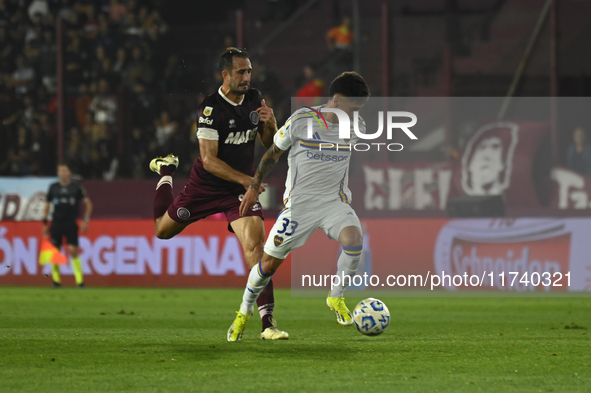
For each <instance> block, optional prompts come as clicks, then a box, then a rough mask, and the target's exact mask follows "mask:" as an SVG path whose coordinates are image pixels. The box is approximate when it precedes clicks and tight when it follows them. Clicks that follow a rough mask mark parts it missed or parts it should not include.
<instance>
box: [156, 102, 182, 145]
mask: <svg viewBox="0 0 591 393" xmlns="http://www.w3.org/2000/svg"><path fill="white" fill-rule="evenodd" d="M154 125H155V128H156V140H157V141H158V147H159V149H158V150H162V151H166V150H168V149H169V147H170V145H171V137H172V136H173V135H174V134H175V133H176V130H177V127H178V124H177V123H176V122H174V121H171V120H170V116H169V114H168V112H167V111H162V112H161V113H160V116H159V117H158V118H157V119H155V120H154Z"/></svg>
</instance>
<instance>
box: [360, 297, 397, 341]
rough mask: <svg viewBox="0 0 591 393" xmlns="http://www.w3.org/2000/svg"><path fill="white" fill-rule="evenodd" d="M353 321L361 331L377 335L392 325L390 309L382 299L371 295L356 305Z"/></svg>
mask: <svg viewBox="0 0 591 393" xmlns="http://www.w3.org/2000/svg"><path fill="white" fill-rule="evenodd" d="M353 321H355V327H357V330H359V331H360V332H361V333H363V334H365V335H366V336H377V335H378V334H382V333H383V332H384V330H386V328H387V327H388V325H390V310H388V307H386V305H385V304H384V303H383V302H382V301H381V300H378V299H374V298H372V297H370V298H367V299H365V300H362V301H360V302H359V304H357V305H356V306H355V309H354V310H353Z"/></svg>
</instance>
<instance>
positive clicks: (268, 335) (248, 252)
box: [231, 216, 289, 340]
mask: <svg viewBox="0 0 591 393" xmlns="http://www.w3.org/2000/svg"><path fill="white" fill-rule="evenodd" d="M231 225H232V230H234V233H235V234H236V237H238V241H240V244H241V245H242V250H243V251H244V256H245V258H246V262H247V263H248V266H249V267H250V268H251V270H252V269H253V267H255V266H257V264H258V263H259V261H261V259H262V257H263V245H264V243H265V227H264V224H263V220H262V218H261V217H258V216H251V217H242V218H239V219H238V220H235V221H232V223H231ZM256 302H257V306H258V309H259V314H260V316H261V321H262V329H261V339H263V340H287V339H288V338H289V334H288V333H287V332H284V331H281V330H279V329H277V323H276V322H275V319H274V318H273V310H274V307H275V296H274V292H273V281H272V280H271V279H269V281H268V283H267V285H266V286H265V287H263V289H262V292H261V293H260V295H259V296H258V298H257V299H256Z"/></svg>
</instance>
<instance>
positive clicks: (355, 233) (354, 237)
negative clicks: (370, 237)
mask: <svg viewBox="0 0 591 393" xmlns="http://www.w3.org/2000/svg"><path fill="white" fill-rule="evenodd" d="M339 243H341V246H343V247H358V246H362V245H363V235H362V234H361V230H359V228H357V227H346V228H343V230H342V231H341V233H340V235H339Z"/></svg>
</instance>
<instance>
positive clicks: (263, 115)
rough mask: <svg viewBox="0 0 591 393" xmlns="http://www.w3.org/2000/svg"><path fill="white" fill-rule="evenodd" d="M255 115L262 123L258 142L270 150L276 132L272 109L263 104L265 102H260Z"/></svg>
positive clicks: (275, 121)
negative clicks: (257, 115)
mask: <svg viewBox="0 0 591 393" xmlns="http://www.w3.org/2000/svg"><path fill="white" fill-rule="evenodd" d="M257 113H258V114H259V116H260V120H261V121H262V122H264V123H263V131H262V132H259V140H260V141H261V144H262V145H263V146H265V148H267V149H268V148H270V147H271V145H272V144H273V137H274V136H275V133H276V132H277V120H276V119H275V114H274V113H273V109H272V108H269V107H268V106H267V104H266V103H265V100H261V106H260V108H258V109H257Z"/></svg>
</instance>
